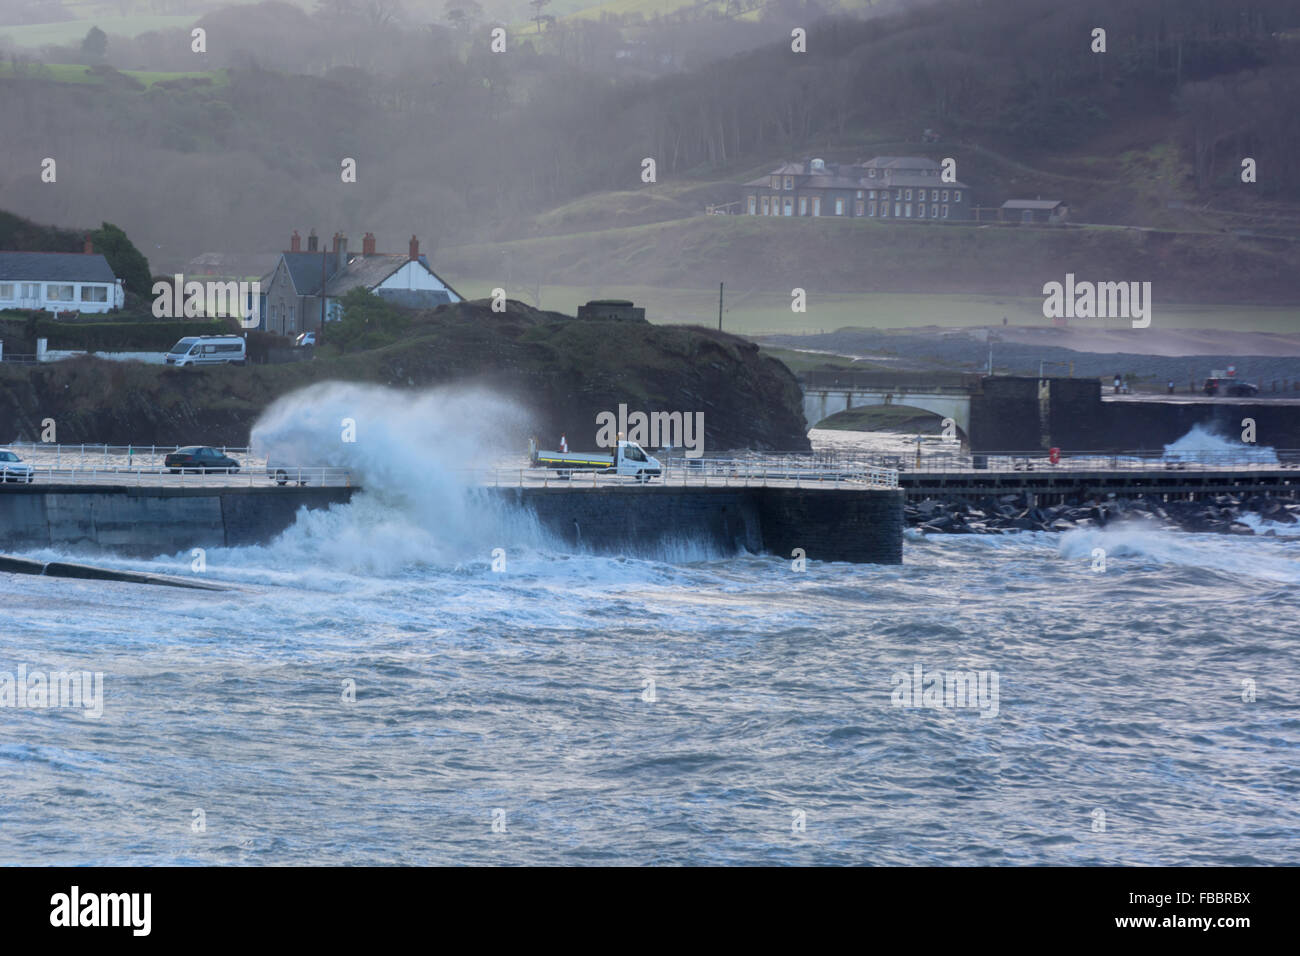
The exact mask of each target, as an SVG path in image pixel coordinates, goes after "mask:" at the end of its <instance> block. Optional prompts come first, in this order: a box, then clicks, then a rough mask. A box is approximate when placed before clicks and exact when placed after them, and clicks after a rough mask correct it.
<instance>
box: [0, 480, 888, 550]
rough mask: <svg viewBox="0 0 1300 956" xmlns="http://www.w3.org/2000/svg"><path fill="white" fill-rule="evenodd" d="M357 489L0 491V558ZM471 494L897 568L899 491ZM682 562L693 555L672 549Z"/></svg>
mask: <svg viewBox="0 0 1300 956" xmlns="http://www.w3.org/2000/svg"><path fill="white" fill-rule="evenodd" d="M358 491H359V489H357V488H355V487H354V488H341V487H340V488H296V487H284V488H279V487H267V488H235V487H217V488H172V487H161V488H157V487H155V488H138V487H122V486H108V485H105V486H75V487H73V486H61V487H48V486H47V487H42V486H40V485H18V486H5V485H0V552H10V553H12V552H22V551H31V550H34V549H39V548H49V547H54V548H59V549H67V550H71V551H75V552H78V553H101V552H109V553H115V554H122V555H127V556H132V557H152V556H154V555H158V554H176V553H179V552H182V551H187V550H189V549H190V548H215V547H239V546H245V545H252V544H262V543H266V542H268V541H270V540H271V539H273V538H274V537H275V536H276V535H278V534H279V533H280V532H282V531H284V530H285V529H286V528H288V527H289V526H290V525H291V524H293V522H294V520H295V517H296V516H297V514H298V511H299V509H300V508H308V509H314V508H326V507H328V506H329V505H331V504H336V503H342V502H347V501H349V500H351V497H352V495H353V494H355V493H357V492H358ZM476 493H477V494H480V495H485V496H488V497H489V498H490V499H492V500H495V501H497V502H498V503H505V504H507V505H514V506H518V507H521V508H524V509H526V510H528V511H530V512H532V514H534V515H535V516H536V518H537V521H538V523H539V524H540V525H541V526H542V527H543V528H544V529H546V530H547V531H549V532H550V533H551V534H552V535H553V536H554V537H556V538H557V539H559V541H561V542H563V543H565V544H567V545H569V546H571V547H574V548H575V549H578V550H589V551H593V552H599V553H614V554H649V555H654V554H659V555H662V554H665V553H668V554H671V553H673V552H672V548H673V546H674V545H677V544H681V545H695V546H703V547H704V548H705V549H707V550H708V551H709V552H711V553H717V554H735V553H739V552H742V551H749V552H753V553H759V552H768V553H772V554H776V555H780V556H782V557H787V558H788V557H791V556H792V555H793V553H794V551H795V549H796V548H798V549H802V552H803V555H804V556H806V557H807V558H809V559H812V560H820V561H850V562H861V563H879V564H898V563H901V561H902V558H903V498H904V494H903V492H902V491H901V490H898V489H892V490H890V489H866V488H858V489H846V488H843V487H834V488H820V489H818V488H791V487H780V488H762V487H753V488H749V487H740V488H710V487H689V486H688V487H680V486H676V487H667V486H663V485H655V484H651V485H647V486H640V485H609V486H605V487H598V488H578V487H561V488H556V487H547V488H483V489H480V490H479V491H478V492H476ZM679 553H682V554H688V553H698V550H697V551H695V552H688V551H684V552H679Z"/></svg>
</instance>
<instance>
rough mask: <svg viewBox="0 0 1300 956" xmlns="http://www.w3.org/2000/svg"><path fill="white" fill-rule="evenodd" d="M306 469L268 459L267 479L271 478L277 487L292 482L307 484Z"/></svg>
mask: <svg viewBox="0 0 1300 956" xmlns="http://www.w3.org/2000/svg"><path fill="white" fill-rule="evenodd" d="M305 471H307V469H305V468H299V467H298V466H297V465H288V464H285V463H284V462H276V461H271V460H270V459H267V462H266V477H268V478H270V479H271V480H272V481H274V482H275V483H276V484H277V485H287V484H288V483H289V482H290V481H296V482H297V483H298V484H299V485H305V484H307V477H306V476H305V475H304V474H303V472H305Z"/></svg>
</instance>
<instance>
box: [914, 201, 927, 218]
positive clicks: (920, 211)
mask: <svg viewBox="0 0 1300 956" xmlns="http://www.w3.org/2000/svg"><path fill="white" fill-rule="evenodd" d="M916 218H917V219H924V218H925V203H921V204H920V205H919V206H917V207H916Z"/></svg>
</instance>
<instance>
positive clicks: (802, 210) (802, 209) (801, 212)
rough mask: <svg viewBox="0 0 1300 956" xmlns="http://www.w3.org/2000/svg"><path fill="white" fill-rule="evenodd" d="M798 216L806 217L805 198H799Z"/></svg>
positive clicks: (806, 200) (806, 205)
mask: <svg viewBox="0 0 1300 956" xmlns="http://www.w3.org/2000/svg"><path fill="white" fill-rule="evenodd" d="M799 215H801V216H806V215H808V197H807V196H800V197H799Z"/></svg>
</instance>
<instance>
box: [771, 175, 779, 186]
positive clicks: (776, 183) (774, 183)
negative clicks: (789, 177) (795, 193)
mask: <svg viewBox="0 0 1300 956" xmlns="http://www.w3.org/2000/svg"><path fill="white" fill-rule="evenodd" d="M772 188H773V189H780V188H781V177H780V176H773V177H772Z"/></svg>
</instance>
